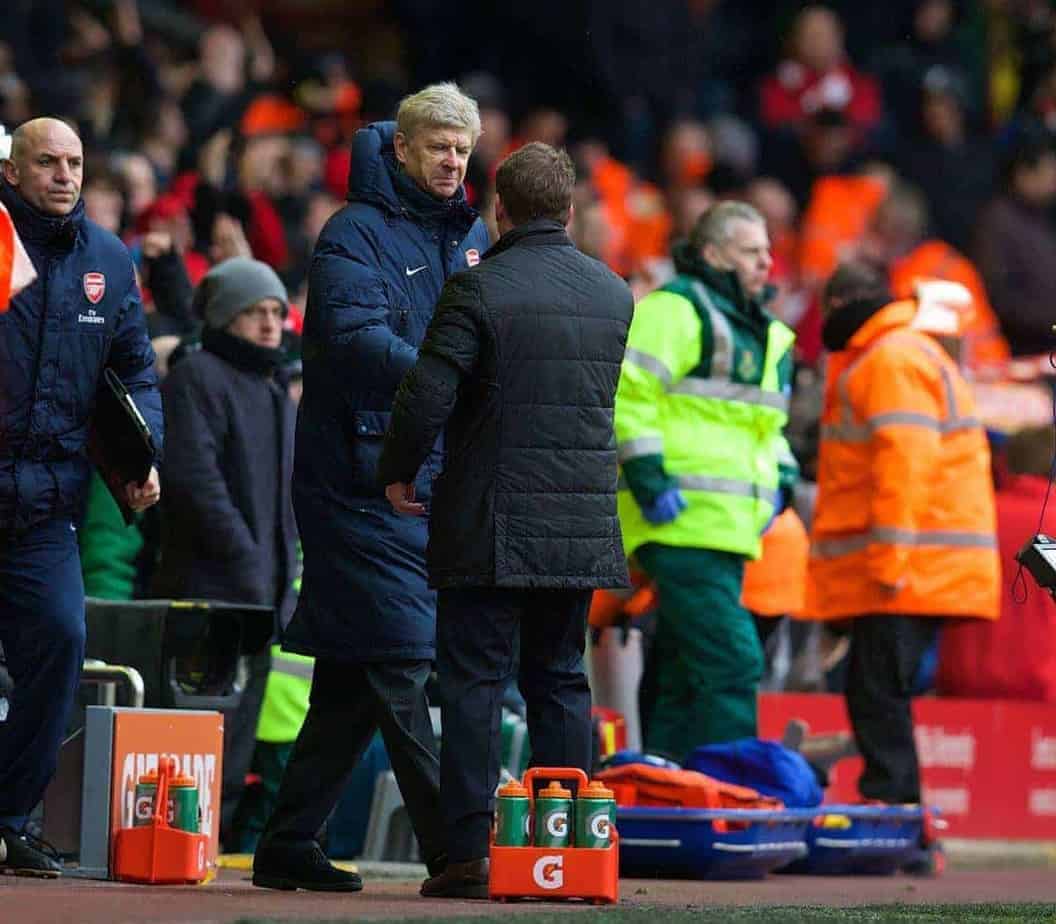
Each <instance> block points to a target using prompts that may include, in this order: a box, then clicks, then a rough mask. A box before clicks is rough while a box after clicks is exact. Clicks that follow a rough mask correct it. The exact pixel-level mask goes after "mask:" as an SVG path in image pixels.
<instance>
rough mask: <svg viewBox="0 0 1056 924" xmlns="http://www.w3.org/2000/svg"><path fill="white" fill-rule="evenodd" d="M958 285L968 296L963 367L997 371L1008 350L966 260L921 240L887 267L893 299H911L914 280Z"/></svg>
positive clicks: (937, 243)
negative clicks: (969, 297)
mask: <svg viewBox="0 0 1056 924" xmlns="http://www.w3.org/2000/svg"><path fill="white" fill-rule="evenodd" d="M925 279H946V280H948V281H950V282H959V283H960V284H961V285H963V286H964V287H965V288H966V289H967V290H968V291H969V292H970V293H971V296H972V312H971V315H970V316H969V317H968V318H966V319H965V321H964V323H963V324H962V327H961V337H962V338H963V339H964V346H965V350H964V352H965V357H964V359H965V366H966V367H967V368H969V369H971V370H973V371H977V372H981V371H983V370H984V369H993V370H1000V369H1001V368H1002V367H1003V366H1004V365H1005V364H1007V363H1008V360H1009V358H1010V357H1011V356H1012V351H1011V350H1010V349H1009V347H1008V341H1007V340H1005V338H1004V335H1003V334H1002V333H1001V325H1000V324H999V323H998V320H997V315H996V314H994V309H993V308H992V307H991V306H990V299H989V298H988V297H987V295H986V286H985V285H984V284H983V279H982V277H981V276H980V275H979V271H978V270H977V269H976V268H975V266H974V265H973V264H972V263H971V261H970V260H968V259H967V258H965V257H963V256H961V254H960V253H958V252H957V251H956V250H954V249H953V248H952V247H951V246H950V245H949V244H947V243H946V242H945V241H935V240H932V241H924V243H922V244H921V245H920V246H919V247H916V248H915V249H914V250H912V251H910V252H909V253H908V254H906V255H905V256H904V257H903V258H902V259H901V260H897V261H895V263H894V265H892V267H891V280H890V281H891V291H892V292H893V293H894V295H895V297H896V298H912V296H913V288H914V284H915V283H916V282H917V281H918V280H925Z"/></svg>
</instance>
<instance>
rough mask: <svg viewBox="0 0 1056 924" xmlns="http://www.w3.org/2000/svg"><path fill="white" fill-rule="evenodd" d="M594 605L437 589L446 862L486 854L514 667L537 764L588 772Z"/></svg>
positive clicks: (584, 597)
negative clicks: (588, 659) (587, 652)
mask: <svg viewBox="0 0 1056 924" xmlns="http://www.w3.org/2000/svg"><path fill="white" fill-rule="evenodd" d="M589 607H590V591H589V590H522V589H519V588H493V587H487V588H467V589H464V590H441V591H440V594H439V596H438V598H437V612H436V633H437V638H436V642H437V645H436V648H437V665H436V670H437V679H438V681H439V687H440V713H441V717H442V723H441V724H442V728H443V745H442V747H441V748H440V804H441V810H442V812H443V818H444V834H445V837H446V844H447V856H448V860H449V861H451V862H453V863H464V862H466V861H469V860H477V859H480V858H482V857H486V856H487V855H488V830H489V827H490V825H491V814H492V811H493V807H494V798H493V795H494V792H495V787H496V786H497V785H498V782H499V770H500V766H499V762H500V759H501V749H502V739H501V733H500V723H501V721H502V700H503V694H504V693H505V691H506V688H507V686H508V685H509V682H510V680H511V678H512V677H513V672H514V670H515V669H516V670H517V673H518V678H517V679H518V682H519V685H520V688H521V693H522V694H523V696H524V699H525V702H526V703H527V706H528V739H529V741H530V743H531V748H532V764H533V765H534V766H538V767H579V768H580V769H582V770H583V771H585V772H586V773H587V774H589V773H590V762H591V736H590V687H589V686H588V685H587V676H586V674H585V673H584V670H583V648H584V646H585V644H586V626H587V610H588V608H589ZM517 638H519V639H520V664H519V667H518V666H517V665H516V664H515V651H516V644H515V640H516V639H517Z"/></svg>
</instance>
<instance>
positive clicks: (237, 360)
mask: <svg viewBox="0 0 1056 924" xmlns="http://www.w3.org/2000/svg"><path fill="white" fill-rule="evenodd" d="M194 304H195V308H196V310H197V311H198V313H199V314H200V315H201V316H202V317H203V318H204V319H205V328H204V330H203V331H202V349H200V350H197V351H195V352H193V353H191V354H190V355H188V356H187V357H186V358H185V359H183V360H181V361H180V362H179V363H177V364H176V365H175V366H174V367H173V369H172V371H171V372H170V373H169V376H168V378H167V379H166V380H165V383H164V385H163V386H162V396H163V398H164V402H165V419H166V423H167V425H168V428H169V433H170V440H171V443H170V444H169V445H170V446H171V447H172V449H171V451H170V454H168V455H167V457H166V459H165V462H164V468H163V470H162V477H163V480H164V482H165V491H166V498H165V505H164V506H163V508H162V548H161V563H160V564H159V566H158V574H157V576H156V578H155V582H154V588H153V590H154V592H155V594H157V595H158V596H162V597H198V598H206V599H212V600H224V601H228V602H231V603H255V604H264V605H266V606H273V607H275V609H276V611H277V613H278V615H279V616H280V617H281V618H288V616H289V613H290V612H292V609H293V605H294V593H293V581H294V579H295V578H296V577H297V573H296V567H297V536H296V525H295V522H294V517H293V503H292V501H291V497H290V479H291V477H292V474H293V431H294V420H295V416H296V413H295V409H294V405H293V402H292V401H291V400H290V398H289V396H288V394H287V392H286V388H285V383H284V382H282V381H280V378H281V376H280V374H279V373H280V370H281V368H282V357H283V353H282V350H281V349H280V345H281V343H282V328H283V319H284V318H285V317H286V312H287V308H288V301H287V295H286V289H285V288H284V286H283V285H282V282H281V281H280V280H279V277H278V276H276V275H275V272H274V270H272V269H271V267H269V266H268V265H267V264H264V263H261V262H259V261H257V260H250V259H248V258H245V257H234V258H232V259H229V260H225V261H224V262H223V263H218V264H217V265H216V266H214V267H213V268H212V269H211V270H210V271H209V272H208V273H207V274H206V275H205V277H204V278H203V279H202V281H201V282H200V283H199V285H198V289H197V291H196V292H195V295H194ZM249 660H250V663H249V681H248V682H247V685H246V687H245V689H244V690H243V693H242V698H241V701H240V703H239V706H238V709H237V710H236V711H235V712H234V714H233V715H229V716H227V717H226V719H225V734H224V779H223V798H222V807H221V825H220V833H221V839H222V840H226V839H229V837H230V835H231V834H232V832H231V822H232V820H233V818H234V814H235V809H236V807H237V803H238V799H239V797H240V795H241V792H242V789H243V781H244V780H245V775H246V772H247V771H248V770H249V766H250V762H251V760H252V756H253V745H254V740H255V737H256V726H257V718H258V715H259V713H260V704H261V701H262V699H263V696H264V687H265V685H266V681H267V675H268V668H269V663H270V657H269V655H268V652H267V649H266V648H265V649H264V650H263V651H262V652H260V653H259V654H256V655H253V656H251V658H250V659H249Z"/></svg>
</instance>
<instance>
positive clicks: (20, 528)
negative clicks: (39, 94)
mask: <svg viewBox="0 0 1056 924" xmlns="http://www.w3.org/2000/svg"><path fill="white" fill-rule="evenodd" d="M2 173H3V176H2V179H0V202H3V204H4V206H5V207H6V208H7V210H8V212H10V213H11V219H12V221H13V222H14V225H15V229H16V230H17V231H18V235H19V237H20V238H21V239H22V243H23V244H24V245H25V248H26V252H27V253H28V254H29V258H30V260H32V262H33V268H34V269H35V270H36V272H37V279H36V281H35V282H33V283H32V284H31V285H29V286H27V287H26V288H25V289H23V290H22V291H21V292H20V293H19V294H18V295H16V296H15V297H14V298H13V299H12V300H11V306H10V308H9V309H8V311H7V312H6V313H5V314H2V315H0V645H2V646H3V650H4V657H5V659H6V661H7V669H8V670H9V671H10V673H11V676H12V678H13V680H14V684H15V688H14V692H13V693H12V695H11V697H10V712H9V714H8V716H7V720H6V721H3V722H0V872H6V873H12V872H13V873H15V874H24V875H32V876H57V875H59V873H60V871H61V866H60V865H59V864H58V863H57V862H56V860H55V858H54V857H52V856H50V855H49V854H50V851H48V850H47V848H46V845H43V844H42V843H40V842H39V841H37V840H36V839H35V838H34V837H33V836H32V835H30V834H29V833H27V832H26V831H25V824H26V820H27V817H28V816H29V814H30V812H31V811H32V810H33V808H34V806H35V805H36V804H37V803H38V802H39V801H40V799H41V796H43V794H44V789H45V787H46V786H47V784H48V781H49V780H50V779H51V777H52V775H53V774H54V772H55V766H56V762H57V760H58V753H59V746H60V745H61V743H62V737H63V733H64V731H65V728H66V721H67V717H68V715H69V711H70V708H71V706H72V705H73V700H74V695H75V694H76V692H77V686H78V683H79V680H80V674H81V668H82V665H83V661H84V638H85V625H84V584H83V582H82V579H81V566H80V559H79V557H78V550H77V534H76V531H75V528H74V520H75V518H76V516H77V513H78V511H79V510H80V508H81V507H82V506H83V504H84V499H85V493H86V491H87V489H88V478H89V474H90V465H89V462H88V460H87V458H86V455H85V448H86V445H87V442H88V430H89V425H90V423H91V419H92V412H93V410H94V408H95V395H96V391H97V389H98V387H99V382H100V380H101V377H102V374H103V370H104V369H105V368H107V367H109V368H111V369H113V370H114V372H115V373H116V374H117V376H118V377H119V378H120V379H121V380H122V381H123V382H124V383H125V386H126V387H127V388H128V390H129V391H130V392H131V393H132V396H133V398H134V400H135V402H136V404H137V405H138V407H139V409H140V411H141V412H142V414H143V417H144V418H145V419H146V421H147V424H148V425H149V426H150V429H151V431H152V433H153V436H154V440H155V444H156V445H157V446H158V447H159V451H160V447H161V440H162V419H161V397H160V395H159V394H158V389H157V377H156V376H155V373H154V350H153V349H152V348H151V345H150V338H149V337H148V335H147V327H146V322H145V320H144V317H143V306H142V305H141V303H140V296H139V289H138V287H137V285H136V279H135V273H134V272H133V268H132V258H131V257H130V256H129V253H128V250H127V249H126V248H125V245H124V244H122V243H121V241H120V240H118V239H117V238H116V237H115V236H114V235H113V234H111V233H110V232H108V231H104V230H103V229H102V228H100V227H99V226H98V225H96V224H95V223H94V222H92V221H90V220H88V219H87V218H86V217H85V215H84V201H83V200H82V199H81V182H82V180H83V178H84V154H83V151H82V148H81V141H80V139H79V138H78V137H77V135H76V133H75V132H74V131H73V129H71V128H70V127H69V126H68V125H66V123H64V122H61V121H59V120H58V119H48V118H42V119H34V120H33V121H31V122H26V123H25V124H24V125H22V126H20V127H19V128H18V129H17V130H16V131H15V133H14V135H13V136H12V145H11V156H10V158H9V159H7V160H5V161H3V164H2ZM158 461H159V460H157V459H156V460H155V466H154V468H153V469H152V470H151V473H150V476H149V478H148V479H147V481H146V482H144V483H143V484H142V485H135V484H130V485H127V486H126V489H125V490H126V500H127V501H128V503H129V505H130V506H131V507H132V508H133V509H134V510H143V509H145V508H147V507H149V506H151V505H152V504H155V503H157V501H158V498H159V496H160V488H159V483H158V473H157V463H158Z"/></svg>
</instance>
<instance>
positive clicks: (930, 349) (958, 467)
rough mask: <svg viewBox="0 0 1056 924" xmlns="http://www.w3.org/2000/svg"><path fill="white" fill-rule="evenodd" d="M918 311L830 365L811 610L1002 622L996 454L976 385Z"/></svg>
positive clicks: (867, 328) (833, 615)
mask: <svg viewBox="0 0 1056 924" xmlns="http://www.w3.org/2000/svg"><path fill="white" fill-rule="evenodd" d="M915 312H916V305H915V304H914V303H913V302H908V301H901V302H894V303H892V304H890V305H888V306H887V307H885V308H883V309H881V310H880V311H879V312H878V313H877V314H875V315H873V317H871V318H870V319H869V320H868V321H867V322H866V323H865V324H864V325H863V326H862V327H861V328H860V329H859V330H858V331H857V333H855V335H854V336H853V337H852V338H851V340H850V342H849V343H848V345H847V349H845V350H843V351H841V352H839V353H836V354H834V355H833V356H831V357H830V362H829V368H828V370H827V374H826V381H825V397H824V403H823V409H822V417H821V442H820V447H819V454H818V495H817V504H816V507H815V512H814V520H813V524H812V526H813V528H812V533H811V550H810V567H809V571H808V583H807V613H808V614H809V615H810V616H812V617H814V618H818V619H841V618H848V617H854V616H862V615H867V614H870V613H902V614H908V615H919V616H931V615H934V616H974V617H982V618H985V619H996V618H997V614H998V608H999V607H998V598H999V594H998V588H999V582H1000V565H999V562H998V554H997V540H996V526H995V515H994V490H993V484H992V481H991V475H990V452H989V448H988V446H987V442H986V434H985V432H984V430H983V427H982V425H981V424H980V422H979V421H978V419H976V417H975V416H974V413H975V407H974V402H973V399H972V394H971V392H970V390H969V387H968V385H967V383H966V382H965V381H964V379H963V378H962V377H961V375H960V373H959V372H958V371H957V367H956V366H955V365H954V363H953V361H952V360H951V359H950V357H949V356H948V354H947V353H946V352H945V351H944V350H943V349H942V348H941V347H940V346H939V345H938V343H936V341H935V340H933V339H932V338H931V337H929V336H928V335H927V334H924V333H921V332H920V331H915V330H912V329H910V327H909V325H910V322H911V321H912V320H913V316H914V314H915Z"/></svg>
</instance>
